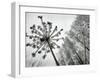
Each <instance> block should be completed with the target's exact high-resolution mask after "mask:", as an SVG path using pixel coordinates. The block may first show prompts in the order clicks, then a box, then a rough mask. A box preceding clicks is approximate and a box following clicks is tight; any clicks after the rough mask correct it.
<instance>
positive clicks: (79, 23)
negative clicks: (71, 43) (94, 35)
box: [69, 15, 90, 64]
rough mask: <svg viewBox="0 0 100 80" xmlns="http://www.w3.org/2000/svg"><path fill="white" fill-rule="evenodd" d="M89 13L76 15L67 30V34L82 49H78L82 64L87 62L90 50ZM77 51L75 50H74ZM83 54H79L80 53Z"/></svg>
mask: <svg viewBox="0 0 100 80" xmlns="http://www.w3.org/2000/svg"><path fill="white" fill-rule="evenodd" d="M89 22H90V21H89V15H78V16H77V17H76V20H75V22H73V24H72V26H71V30H70V31H69V36H70V37H71V38H72V39H73V40H75V42H76V45H79V46H78V47H82V50H80V49H79V48H78V49H79V50H78V55H79V57H80V59H82V58H84V59H82V64H89V51H90V46H89V44H90V41H89V38H90V34H89V31H90V25H89ZM76 51H77V50H76ZM82 53H83V54H84V56H83V55H81V54H82Z"/></svg>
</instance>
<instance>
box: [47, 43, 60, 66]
mask: <svg viewBox="0 0 100 80" xmlns="http://www.w3.org/2000/svg"><path fill="white" fill-rule="evenodd" d="M47 43H48V45H49V48H50V50H51V53H52V56H53V58H54V60H55V62H56V65H57V66H60V64H59V62H58V61H57V59H56V57H55V55H54V53H53V50H52V48H51V46H50V43H49V41H47Z"/></svg>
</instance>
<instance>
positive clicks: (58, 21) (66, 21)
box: [25, 13, 76, 67]
mask: <svg viewBox="0 0 100 80" xmlns="http://www.w3.org/2000/svg"><path fill="white" fill-rule="evenodd" d="M38 16H43V21H45V22H46V21H50V22H52V23H53V28H54V27H55V26H58V31H59V30H60V29H61V28H63V33H62V35H61V36H65V33H66V32H68V31H69V30H70V28H71V25H72V22H73V21H74V20H75V18H76V15H72V14H71V15H70V14H66V15H63V14H46V13H26V23H25V24H26V32H27V33H29V34H30V26H32V25H33V24H36V25H41V21H40V19H38V18H37V17H38ZM26 42H29V40H26ZM58 44H59V45H62V42H59V43H58ZM31 52H32V49H31V48H26V64H27V66H29V67H30V66H31V64H32V62H35V61H36V64H38V63H39V64H41V66H55V62H54V59H53V57H52V55H51V54H48V56H47V57H46V59H45V60H43V59H42V58H41V56H39V55H37V57H36V58H32V56H31ZM58 52H59V50H55V53H58ZM55 55H56V56H57V54H55Z"/></svg>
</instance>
